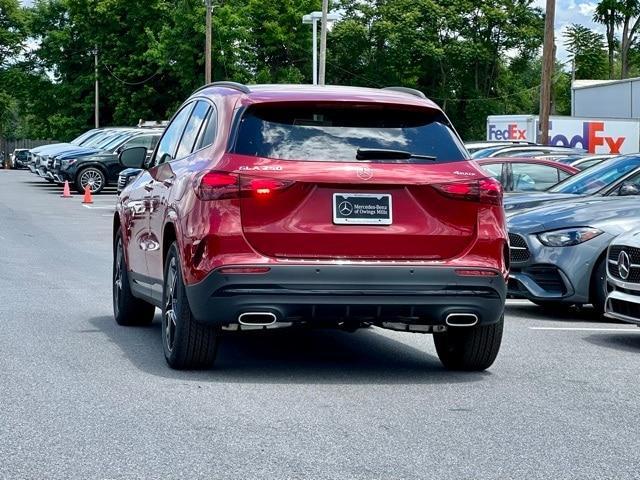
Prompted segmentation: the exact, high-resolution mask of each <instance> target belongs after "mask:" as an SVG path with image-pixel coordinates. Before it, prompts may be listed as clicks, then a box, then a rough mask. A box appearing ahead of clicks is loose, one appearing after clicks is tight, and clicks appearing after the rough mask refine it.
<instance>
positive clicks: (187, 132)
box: [176, 101, 210, 158]
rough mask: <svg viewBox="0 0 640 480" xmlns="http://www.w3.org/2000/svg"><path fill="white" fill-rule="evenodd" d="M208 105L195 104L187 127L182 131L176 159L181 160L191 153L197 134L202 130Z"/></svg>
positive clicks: (202, 103)
mask: <svg viewBox="0 0 640 480" xmlns="http://www.w3.org/2000/svg"><path fill="white" fill-rule="evenodd" d="M209 108H210V107H209V104H208V103H207V102H203V101H199V102H197V103H196V106H195V108H194V109H193V113H192V114H191V117H190V118H189V121H188V122H187V127H186V128H185V129H184V134H183V135H182V140H180V146H179V147H178V153H177V154H176V158H182V157H185V156H187V155H189V154H190V153H191V152H192V151H193V146H194V144H195V142H196V138H197V137H198V133H199V132H200V129H201V128H202V124H203V123H204V119H205V118H206V116H207V112H208V111H209Z"/></svg>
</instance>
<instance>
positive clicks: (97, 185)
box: [75, 167, 107, 195]
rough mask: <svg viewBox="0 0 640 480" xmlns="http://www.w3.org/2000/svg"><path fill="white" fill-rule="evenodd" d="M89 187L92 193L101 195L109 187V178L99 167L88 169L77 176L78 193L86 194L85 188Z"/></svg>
mask: <svg viewBox="0 0 640 480" xmlns="http://www.w3.org/2000/svg"><path fill="white" fill-rule="evenodd" d="M85 186H88V187H89V188H90V189H91V193H92V194H93V195H95V194H96V193H100V192H101V191H102V190H103V189H104V187H106V186H107V177H106V175H105V174H104V172H103V171H102V170H100V169H99V168H97V167H86V168H83V169H82V170H80V171H79V172H78V174H77V175H76V181H75V187H76V191H77V192H78V193H84V187H85Z"/></svg>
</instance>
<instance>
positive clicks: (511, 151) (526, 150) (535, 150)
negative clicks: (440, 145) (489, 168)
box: [471, 145, 584, 159]
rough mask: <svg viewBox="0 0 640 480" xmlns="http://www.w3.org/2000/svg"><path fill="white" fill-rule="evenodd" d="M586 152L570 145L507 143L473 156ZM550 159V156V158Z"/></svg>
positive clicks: (535, 155) (480, 151)
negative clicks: (552, 145)
mask: <svg viewBox="0 0 640 480" xmlns="http://www.w3.org/2000/svg"><path fill="white" fill-rule="evenodd" d="M581 154H584V150H580V149H575V148H568V147H551V146H548V145H507V146H497V147H489V148H484V149H482V150H478V151H476V152H475V153H473V154H472V155H471V158H475V159H479V158H493V157H522V156H528V157H545V156H546V157H551V156H555V157H556V158H560V157H562V156H572V155H581ZM548 159H550V158H548Z"/></svg>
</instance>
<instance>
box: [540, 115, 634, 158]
mask: <svg viewBox="0 0 640 480" xmlns="http://www.w3.org/2000/svg"><path fill="white" fill-rule="evenodd" d="M549 129H550V130H552V129H553V126H552V124H550V125H549ZM601 132H604V122H583V124H582V135H574V136H573V137H571V140H569V138H567V136H565V135H561V134H560V135H554V136H552V137H551V141H550V142H549V143H550V144H551V145H562V146H564V147H571V148H576V147H577V146H580V147H581V148H583V149H585V150H586V151H587V152H589V153H596V148H597V147H599V146H605V145H606V147H607V148H608V149H609V151H608V152H606V153H620V148H621V147H622V144H623V143H624V141H625V140H626V137H624V136H619V137H609V136H606V135H600V133H601ZM552 135H553V134H552Z"/></svg>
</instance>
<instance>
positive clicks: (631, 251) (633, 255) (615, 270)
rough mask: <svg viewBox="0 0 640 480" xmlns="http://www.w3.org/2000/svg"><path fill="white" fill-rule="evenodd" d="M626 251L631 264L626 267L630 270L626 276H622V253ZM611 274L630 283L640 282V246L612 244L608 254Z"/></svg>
mask: <svg viewBox="0 0 640 480" xmlns="http://www.w3.org/2000/svg"><path fill="white" fill-rule="evenodd" d="M622 252H625V253H626V254H627V256H628V258H629V265H628V266H627V267H626V268H628V269H629V272H628V274H627V276H626V278H622V274H621V272H620V258H621V257H620V255H621V253H622ZM607 263H608V267H609V274H610V275H611V276H612V277H613V278H617V279H619V280H623V281H625V282H629V283H640V248H637V247H628V246H625V245H612V246H611V247H610V248H609V255H608V261H607Z"/></svg>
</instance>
